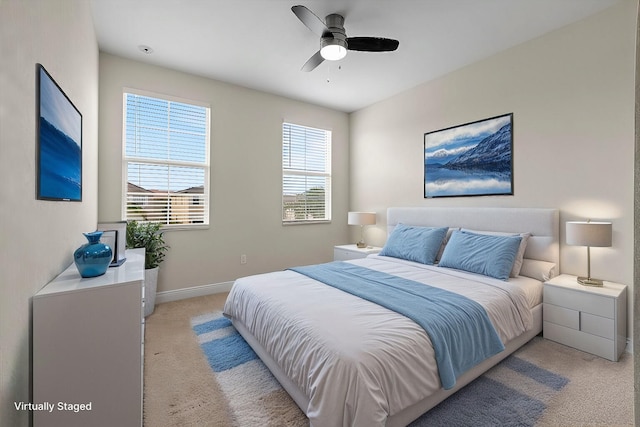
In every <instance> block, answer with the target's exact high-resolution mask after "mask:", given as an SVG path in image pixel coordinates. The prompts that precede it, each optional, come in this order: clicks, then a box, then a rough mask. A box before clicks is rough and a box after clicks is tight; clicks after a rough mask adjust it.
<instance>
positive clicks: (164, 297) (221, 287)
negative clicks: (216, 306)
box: [156, 282, 233, 304]
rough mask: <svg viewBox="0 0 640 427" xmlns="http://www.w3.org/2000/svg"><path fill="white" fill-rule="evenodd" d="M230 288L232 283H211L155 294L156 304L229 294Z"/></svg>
mask: <svg viewBox="0 0 640 427" xmlns="http://www.w3.org/2000/svg"><path fill="white" fill-rule="evenodd" d="M231 286H233V282H222V283H212V284H210V285H202V286H194V287H191V288H183V289H176V290H173V291H163V292H158V293H157V294H156V304H161V303H163V302H171V301H179V300H183V299H187V298H195V297H201V296H204V295H211V294H219V293H222V292H229V291H230V290H231Z"/></svg>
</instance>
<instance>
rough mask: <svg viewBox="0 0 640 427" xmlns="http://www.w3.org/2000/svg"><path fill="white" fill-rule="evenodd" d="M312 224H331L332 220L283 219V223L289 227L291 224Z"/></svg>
mask: <svg viewBox="0 0 640 427" xmlns="http://www.w3.org/2000/svg"><path fill="white" fill-rule="evenodd" d="M310 224H331V220H330V219H326V220H325V219H323V220H317V221H282V225H283V226H287V227H288V226H290V225H310Z"/></svg>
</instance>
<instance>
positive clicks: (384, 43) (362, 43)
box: [347, 37, 400, 52]
mask: <svg viewBox="0 0 640 427" xmlns="http://www.w3.org/2000/svg"><path fill="white" fill-rule="evenodd" d="M399 44H400V42H399V41H398V40H393V39H385V38H382V37H347V49H349V50H359V51H363V52H391V51H393V50H396V49H397V48H398V45H399Z"/></svg>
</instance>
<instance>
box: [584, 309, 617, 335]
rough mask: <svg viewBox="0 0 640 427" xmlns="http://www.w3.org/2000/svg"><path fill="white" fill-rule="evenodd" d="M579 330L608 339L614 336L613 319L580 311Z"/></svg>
mask: <svg viewBox="0 0 640 427" xmlns="http://www.w3.org/2000/svg"><path fill="white" fill-rule="evenodd" d="M580 330H581V331H582V332H586V333H588V334H593V335H597V336H599V337H602V338H607V339H610V340H612V339H614V338H615V333H616V330H615V324H614V322H613V319H608V318H606V317H600V316H594V315H593V314H589V313H580Z"/></svg>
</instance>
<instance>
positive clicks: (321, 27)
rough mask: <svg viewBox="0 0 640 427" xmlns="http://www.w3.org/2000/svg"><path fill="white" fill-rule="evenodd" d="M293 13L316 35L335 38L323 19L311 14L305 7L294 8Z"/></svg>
mask: <svg viewBox="0 0 640 427" xmlns="http://www.w3.org/2000/svg"><path fill="white" fill-rule="evenodd" d="M291 11H292V12H293V13H294V14H295V15H296V16H297V17H298V19H299V20H300V21H302V23H303V24H304V25H306V26H307V28H309V29H310V30H311V31H313V32H314V33H315V34H316V35H318V36H320V37H333V35H332V34H331V31H329V29H328V28H327V26H326V25H325V24H324V22H323V21H322V19H320V18H318V17H317V16H316V14H315V13H313V12H311V11H310V10H309V9H307V8H306V7H305V6H302V5H297V6H293V7H292V8H291Z"/></svg>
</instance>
